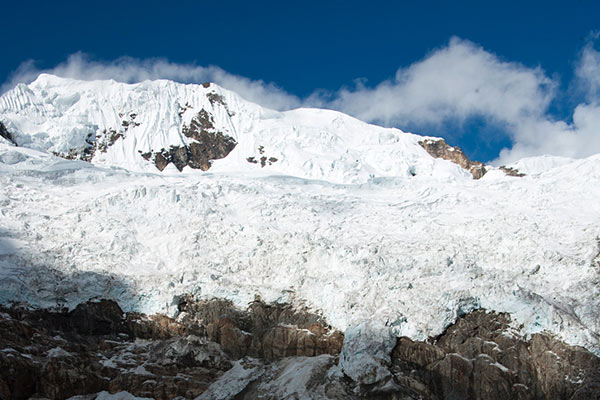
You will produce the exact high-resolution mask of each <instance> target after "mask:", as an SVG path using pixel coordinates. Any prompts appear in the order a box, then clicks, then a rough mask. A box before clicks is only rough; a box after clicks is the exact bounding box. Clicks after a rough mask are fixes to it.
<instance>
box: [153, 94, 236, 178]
mask: <svg viewBox="0 0 600 400" xmlns="http://www.w3.org/2000/svg"><path fill="white" fill-rule="evenodd" d="M217 99H219V100H220V101H223V100H222V98H220V97H219V98H217ZM219 100H214V99H213V101H215V102H216V101H219ZM182 133H183V134H184V135H185V136H186V137H188V138H190V139H192V140H193V141H192V142H191V143H189V145H185V146H171V147H170V148H169V149H168V150H166V149H161V151H160V152H158V153H155V155H154V163H155V165H156V168H158V169H159V170H160V171H162V170H164V169H165V168H166V166H167V165H169V163H173V165H175V167H176V168H177V169H178V170H179V171H181V170H183V168H184V167H185V166H189V167H190V168H194V169H201V170H202V171H206V170H208V169H209V168H210V167H211V164H212V161H213V160H218V159H220V158H224V157H226V156H227V155H228V154H229V153H230V152H231V151H232V150H233V149H234V148H235V146H236V145H237V142H236V141H235V139H233V138H232V137H230V136H227V135H225V134H224V133H223V132H220V131H218V130H217V129H216V128H215V125H214V118H213V116H212V115H211V114H209V113H208V112H207V111H206V110H204V109H202V110H200V112H199V113H198V114H197V115H196V116H195V117H194V118H193V119H192V121H191V122H190V125H189V126H187V125H184V126H183V129H182ZM144 158H146V157H144ZM146 159H147V158H146Z"/></svg>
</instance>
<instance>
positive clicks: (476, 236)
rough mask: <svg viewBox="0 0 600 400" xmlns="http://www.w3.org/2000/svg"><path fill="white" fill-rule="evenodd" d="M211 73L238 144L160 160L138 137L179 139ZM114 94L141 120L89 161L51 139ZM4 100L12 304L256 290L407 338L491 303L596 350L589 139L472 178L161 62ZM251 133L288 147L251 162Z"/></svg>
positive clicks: (355, 125)
mask: <svg viewBox="0 0 600 400" xmlns="http://www.w3.org/2000/svg"><path fill="white" fill-rule="evenodd" d="M206 90H215V91H216V92H217V93H218V94H220V95H222V96H223V97H224V98H225V103H226V104H227V107H228V110H224V106H223V110H221V108H220V105H219V107H215V109H211V113H212V114H213V115H214V116H215V122H216V125H217V126H218V127H219V129H222V130H225V129H227V132H228V134H230V135H231V136H232V137H235V139H236V140H237V141H238V145H237V146H236V148H235V149H234V151H233V152H232V153H230V154H229V156H227V157H226V158H224V159H222V160H217V161H216V162H215V164H214V165H213V167H212V168H211V169H210V170H209V171H208V172H204V173H203V172H200V171H198V170H193V171H192V170H189V169H188V168H186V169H185V170H184V172H183V173H179V172H178V171H177V170H175V169H174V168H167V169H165V170H164V171H163V172H162V173H159V172H158V170H156V168H155V167H154V165H153V164H152V163H149V162H147V161H146V160H144V159H143V158H141V157H139V152H138V150H141V151H143V152H145V151H149V150H151V149H153V148H154V147H155V146H166V145H170V144H173V143H182V142H183V141H185V140H187V138H185V137H182V136H181V135H179V134H176V132H179V129H180V127H181V125H182V124H183V123H186V120H185V118H187V117H186V115H185V113H184V114H183V116H182V117H181V119H177V118H178V110H179V108H178V107H179V105H180V104H181V103H182V102H183V103H184V104H185V101H187V102H188V104H189V105H191V106H192V108H193V110H194V112H196V111H197V110H198V109H199V108H200V107H204V108H205V109H208V108H209V105H211V106H212V104H211V103H210V102H209V101H208V102H204V101H205V99H206ZM44 93H45V94H44ZM73 93H76V94H77V96H75V95H73ZM44 96H45V97H44ZM136 96H139V97H136ZM44 99H46V100H44ZM48 99H49V100H48ZM75 99H76V100H75ZM186 99H187V100H186ZM176 102H178V104H179V105H177V106H173V104H174V103H176ZM171 108H172V110H171ZM169 110H171V111H169ZM173 110H174V111H173ZM119 112H121V113H123V112H125V113H129V112H135V113H137V117H136V121H141V122H140V125H139V126H135V127H134V128H132V130H131V131H128V132H127V135H126V137H125V138H124V139H119V141H117V142H115V144H114V146H112V147H111V148H110V149H109V150H108V151H107V152H106V153H102V154H99V155H98V154H96V155H94V158H93V160H92V161H93V164H95V165H92V164H89V163H86V162H83V161H69V160H64V159H61V158H57V157H55V156H53V155H51V154H48V152H47V151H48V150H50V151H62V150H64V149H67V147H69V146H71V144H70V143H76V142H77V138H79V137H80V135H81V132H83V133H84V134H85V135H87V134H88V133H89V132H88V131H85V130H82V128H81V127H83V126H85V127H91V128H90V129H96V130H103V129H107V128H110V127H112V126H114V125H115V124H117V123H118V122H119V121H118V119H117V117H118V113H119ZM173 112H174V114H173ZM186 112H187V111H186ZM230 114H233V116H231V115H230ZM115 115H116V116H117V117H115ZM0 119H1V120H2V121H3V122H4V123H5V125H6V126H7V127H8V128H9V130H11V132H16V133H17V135H16V136H17V142H18V143H19V144H22V145H26V146H29V147H14V146H11V145H9V144H6V143H4V144H0V207H1V208H0V301H1V302H3V303H6V302H10V301H27V302H30V303H31V304H32V305H35V306H56V305H62V304H65V305H68V306H73V305H75V304H77V303H78V302H80V301H83V300H87V299H89V298H90V297H111V298H115V299H117V300H119V302H120V303H121V304H123V305H124V306H125V308H127V309H135V310H140V311H143V312H148V313H153V312H174V311H175V309H176V306H175V304H174V301H173V300H174V296H177V295H179V294H182V293H186V292H190V293H193V294H195V295H197V296H199V297H205V298H210V297H214V296H216V297H225V298H228V299H231V300H233V301H234V302H235V303H236V304H238V305H240V306H245V305H246V304H247V303H248V302H249V301H251V300H252V299H253V298H254V296H255V295H257V294H258V295H260V296H261V297H262V298H263V299H264V300H267V301H291V302H293V303H296V304H304V305H307V306H309V307H311V308H312V309H314V310H318V311H320V312H322V313H323V314H324V316H325V318H326V319H327V320H328V321H329V322H330V323H331V324H332V325H334V326H335V327H336V328H338V329H341V330H345V329H347V328H349V327H355V326H358V325H360V324H361V323H363V322H365V321H366V322H369V323H372V324H375V325H387V326H389V327H391V329H392V330H393V332H394V333H395V334H398V335H407V336H410V337H412V338H415V339H424V338H426V337H428V336H431V335H437V334H439V333H441V332H442V331H443V329H444V328H445V327H446V326H447V325H448V324H450V323H452V322H453V321H454V320H455V318H456V317H457V315H460V314H461V313H464V312H468V311H470V310H471V309H474V308H479V307H485V308H488V309H492V310H497V311H506V312H510V313H511V314H512V316H513V318H514V319H515V321H516V326H518V325H519V324H523V326H522V327H521V329H522V330H523V331H524V332H536V331H541V330H549V331H551V332H554V333H556V334H557V335H558V336H559V337H561V338H563V339H564V340H566V341H567V342H569V343H573V344H580V345H584V346H586V347H587V348H589V349H591V350H593V351H595V352H596V354H600V340H599V337H600V336H599V335H600V313H598V310H599V309H600V272H599V270H600V258H599V256H598V255H599V253H600V202H598V201H597V199H598V198H599V197H600V156H593V157H590V158H587V159H584V160H574V161H572V162H570V163H566V164H564V165H557V166H556V167H555V168H551V169H549V170H548V171H546V172H545V173H542V174H533V175H528V176H526V177H523V178H515V177H507V176H504V175H503V174H501V173H499V171H493V173H488V174H487V175H485V176H484V177H483V178H482V179H480V180H477V181H475V180H473V179H471V177H470V175H469V174H468V173H467V172H466V171H464V170H462V169H461V168H460V167H458V166H456V165H455V164H452V163H450V162H448V161H443V160H437V159H433V158H431V157H430V156H429V155H428V154H427V153H426V152H425V151H424V150H423V149H422V148H421V147H420V146H419V145H418V143H417V142H418V140H420V139H422V137H419V136H417V135H412V134H407V133H403V132H401V131H398V130H393V129H384V128H379V127H375V126H371V125H368V124H364V123H362V122H360V121H357V120H354V119H352V118H350V117H348V116H344V115H343V114H340V113H336V112H332V111H324V110H307V109H302V110H294V111H289V112H284V113H279V112H275V111H270V110H265V109H262V108H260V107H259V106H257V105H253V104H250V103H247V102H245V101H244V100H243V99H241V98H239V97H237V96H236V95H235V94H233V93H231V92H228V91H225V90H223V89H220V88H218V87H216V86H214V85H211V86H210V87H209V88H205V87H203V86H194V85H179V84H175V83H172V82H167V81H156V82H143V83H140V84H137V85H124V84H120V83H115V82H78V81H70V80H64V79H60V78H55V77H51V76H47V75H46V76H41V77H40V78H39V79H38V80H37V81H35V82H34V83H32V84H31V85H29V86H28V87H27V86H23V85H21V86H19V87H17V88H15V89H14V90H13V91H11V92H9V93H7V94H6V95H4V96H3V97H2V98H0ZM78 135H79V136H78ZM70 140H74V142H70ZM178 141H179V142H178ZM65 143H66V144H65ZM61 146H63V147H61ZM65 146H66V147H65ZM258 146H264V149H265V152H266V153H267V154H268V155H269V156H271V155H273V157H276V158H278V160H280V161H278V162H276V163H273V164H272V165H267V166H265V168H261V167H260V165H256V164H251V163H248V162H247V161H246V158H247V157H249V156H251V155H255V156H258V155H259V154H258V153H257V149H258ZM252 152H254V153H252ZM534 164H535V163H530V165H534Z"/></svg>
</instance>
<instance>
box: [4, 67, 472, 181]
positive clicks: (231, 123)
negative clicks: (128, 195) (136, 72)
mask: <svg viewBox="0 0 600 400" xmlns="http://www.w3.org/2000/svg"><path fill="white" fill-rule="evenodd" d="M205 86H208V87H205ZM201 110H204V111H206V112H207V113H208V115H209V116H210V117H211V118H214V125H215V129H216V130H218V131H221V132H223V133H224V134H226V135H228V136H230V137H232V138H234V139H235V140H236V141H237V142H238V145H237V146H236V148H235V149H234V150H233V152H232V153H231V154H229V156H228V157H226V158H225V159H221V160H217V161H216V162H215V163H214V165H213V167H212V168H211V170H212V171H218V172H225V171H227V172H233V171H246V170H249V169H250V170H252V169H254V170H260V169H263V168H261V166H260V165H259V164H252V163H249V162H248V161H247V159H248V157H255V159H257V160H258V159H260V157H261V156H263V155H264V156H265V157H267V158H271V157H274V158H276V159H277V161H276V162H274V163H272V164H270V165H266V166H265V168H264V169H267V170H268V173H269V174H273V173H280V174H288V175H294V176H298V177H303V178H311V179H324V180H328V181H333V182H338V183H356V182H365V181H367V180H368V179H369V178H372V177H378V176H399V175H407V174H410V173H419V174H427V175H436V176H440V177H449V178H455V177H459V178H460V177H468V176H469V175H468V174H467V173H466V172H465V171H464V170H462V169H461V168H460V167H458V166H456V165H454V164H450V163H448V162H446V161H442V160H436V159H433V158H431V157H429V156H428V155H427V153H426V152H425V150H423V149H422V148H421V147H420V146H419V145H418V144H417V142H418V141H419V140H422V139H423V137H422V136H418V135H412V134H406V133H403V132H401V131H399V130H397V129H385V128H381V127H377V126H373V125H368V124H366V123H364V122H361V121H359V120H357V119H354V118H351V117H349V116H347V115H344V114H342V113H339V112H335V111H329V110H318V109H298V110H293V111H288V112H283V113H281V112H276V111H272V110H268V109H264V108H262V107H259V106H258V105H255V104H252V103H249V102H247V101H245V100H243V99H241V98H240V97H239V96H237V95H236V94H235V93H232V92H230V91H227V90H225V89H222V88H220V87H218V86H216V85H214V84H210V85H182V84H178V83H174V82H171V81H166V80H162V81H153V82H151V81H145V82H142V83H138V84H133V85H129V84H124V83H118V82H114V81H93V82H85V81H76V80H71V79H64V78H58V77H56V76H52V75H47V74H42V75H40V76H39V77H38V79H37V80H35V81H34V82H32V83H31V84H30V85H28V86H26V85H24V84H19V85H18V86H17V87H15V88H14V89H13V90H11V91H9V92H8V93H6V94H4V95H3V96H2V97H0V116H1V118H2V121H3V122H4V124H5V125H6V127H7V128H8V130H9V131H10V132H11V133H13V135H14V136H15V138H16V141H17V143H18V144H19V145H21V146H27V147H31V148H35V149H38V150H43V151H51V152H61V153H65V154H66V153H68V152H69V150H73V149H75V150H77V149H81V148H83V147H85V146H86V139H87V138H88V136H89V135H91V137H92V139H93V138H94V137H100V136H101V135H102V133H103V132H104V131H111V130H112V131H114V132H116V133H117V134H122V135H123V137H122V138H119V139H117V140H116V142H115V143H114V145H112V146H110V147H109V148H108V150H107V152H106V153H102V152H100V151H97V152H96V153H95V155H94V158H93V159H92V162H93V163H94V164H96V165H101V166H118V167H123V168H127V169H129V170H132V171H145V172H155V171H157V170H156V168H155V166H154V164H153V163H151V162H149V161H147V160H145V159H144V158H143V157H142V156H141V154H144V153H147V152H152V151H154V152H157V151H159V150H160V149H162V148H165V149H168V148H169V147H170V146H172V145H173V146H182V145H185V144H188V143H189V142H191V139H190V138H187V137H185V136H184V135H183V134H182V133H181V132H182V127H183V126H184V125H188V126H189V124H190V121H191V120H192V118H194V116H195V115H197V113H198V112H200V111H201ZM261 146H262V148H261V149H262V150H259V147H261Z"/></svg>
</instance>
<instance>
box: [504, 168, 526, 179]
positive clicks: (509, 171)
mask: <svg viewBox="0 0 600 400" xmlns="http://www.w3.org/2000/svg"><path fill="white" fill-rule="evenodd" d="M500 170H502V172H504V173H505V174H506V175H508V176H516V177H518V178H521V177H523V176H525V175H527V174H524V173H522V172H520V171H519V170H518V169H516V168H511V167H507V166H505V165H501V166H500Z"/></svg>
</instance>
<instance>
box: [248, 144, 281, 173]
mask: <svg viewBox="0 0 600 400" xmlns="http://www.w3.org/2000/svg"><path fill="white" fill-rule="evenodd" d="M258 153H259V154H260V157H259V159H258V160H257V156H251V157H248V158H246V161H248V162H249V163H251V164H258V163H259V160H260V167H261V168H264V167H265V166H266V165H267V164H269V165H273V164H274V163H276V162H277V161H279V160H278V159H277V158H276V157H267V156H265V155H263V154H265V147H264V146H258Z"/></svg>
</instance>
